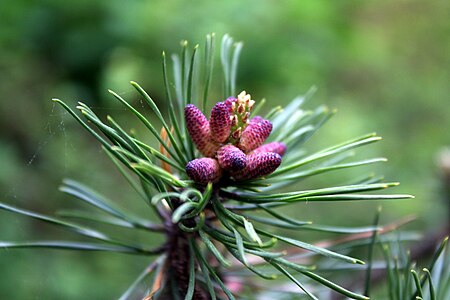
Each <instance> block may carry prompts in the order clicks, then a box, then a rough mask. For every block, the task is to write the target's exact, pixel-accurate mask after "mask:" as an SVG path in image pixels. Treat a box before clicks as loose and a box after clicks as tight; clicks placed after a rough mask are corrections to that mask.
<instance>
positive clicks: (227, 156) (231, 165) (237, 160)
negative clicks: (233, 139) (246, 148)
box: [217, 145, 247, 172]
mask: <svg viewBox="0 0 450 300" xmlns="http://www.w3.org/2000/svg"><path fill="white" fill-rule="evenodd" d="M217 160H218V161H219V165H220V166H221V167H222V168H223V169H224V170H227V171H231V172H237V171H240V170H242V169H244V168H245V166H246V165H247V157H246V155H245V153H244V152H242V151H241V149H239V148H238V147H235V146H233V145H226V146H223V147H222V148H220V149H219V150H218V151H217Z"/></svg>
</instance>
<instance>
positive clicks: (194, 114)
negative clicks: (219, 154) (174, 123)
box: [184, 104, 220, 157]
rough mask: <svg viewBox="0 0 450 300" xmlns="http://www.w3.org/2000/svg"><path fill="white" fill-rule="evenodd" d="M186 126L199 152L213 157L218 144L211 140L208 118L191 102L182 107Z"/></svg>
mask: <svg viewBox="0 0 450 300" xmlns="http://www.w3.org/2000/svg"><path fill="white" fill-rule="evenodd" d="M184 117H185V119H186V127H187V130H188V132H189V135H190V136H191V138H192V141H193V142H194V144H195V146H196V147H197V149H198V151H200V153H201V154H203V155H204V156H208V157H213V156H214V155H215V154H216V151H217V150H218V149H219V147H220V145H219V144H217V143H215V142H214V141H212V140H211V137H210V128H209V122H208V119H207V118H206V117H205V116H204V115H203V113H202V112H201V111H200V110H199V109H198V108H197V107H196V106H195V105H193V104H188V105H186V107H185V108H184Z"/></svg>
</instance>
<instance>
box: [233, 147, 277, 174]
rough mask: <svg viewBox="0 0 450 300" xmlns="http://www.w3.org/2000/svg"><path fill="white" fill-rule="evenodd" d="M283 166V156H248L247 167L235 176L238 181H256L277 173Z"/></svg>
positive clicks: (263, 154)
mask: <svg viewBox="0 0 450 300" xmlns="http://www.w3.org/2000/svg"><path fill="white" fill-rule="evenodd" d="M280 164H281V156H280V155H279V154H277V153H273V152H265V153H255V154H250V155H247V166H246V167H245V169H243V170H242V171H240V172H238V173H235V174H233V177H234V178H235V179H236V180H238V181H241V180H248V179H255V178H258V177H261V176H266V175H269V174H271V173H272V172H273V171H275V170H276V169H277V168H278V167H279V166H280Z"/></svg>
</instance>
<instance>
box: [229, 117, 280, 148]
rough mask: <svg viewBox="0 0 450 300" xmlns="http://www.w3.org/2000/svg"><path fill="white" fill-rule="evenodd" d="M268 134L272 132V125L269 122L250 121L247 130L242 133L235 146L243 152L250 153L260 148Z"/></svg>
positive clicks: (263, 120)
mask: <svg viewBox="0 0 450 300" xmlns="http://www.w3.org/2000/svg"><path fill="white" fill-rule="evenodd" d="M255 118H256V117H255ZM255 118H253V119H255ZM253 119H252V120H253ZM270 132H272V123H270V121H268V120H265V119H262V120H261V121H259V122H258V123H255V122H252V121H251V122H250V124H248V126H247V128H245V130H244V131H243V132H242V135H241V138H240V140H239V143H238V145H237V146H238V147H239V148H240V149H242V150H243V151H244V152H250V151H252V150H253V149H256V148H258V147H259V146H261V145H262V144H263V143H264V141H265V140H266V139H267V138H268V137H269V135H270Z"/></svg>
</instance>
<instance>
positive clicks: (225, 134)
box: [184, 91, 286, 184]
mask: <svg viewBox="0 0 450 300" xmlns="http://www.w3.org/2000/svg"><path fill="white" fill-rule="evenodd" d="M254 103H255V101H253V100H251V98H250V95H249V94H246V93H245V91H244V92H242V93H240V94H239V95H238V97H237V98H234V97H230V98H228V99H226V100H225V101H223V102H218V103H216V104H215V105H214V107H213V108H212V110H211V117H210V119H209V121H208V119H207V118H206V117H205V116H204V115H203V113H202V112H201V111H200V110H199V109H198V108H197V107H196V106H195V105H193V104H188V105H187V106H186V107H185V109H184V113H185V118H186V127H187V129H188V132H189V134H190V136H191V138H192V141H193V142H194V144H195V146H196V147H197V149H198V150H199V152H200V153H201V154H202V155H203V156H204V157H202V158H197V159H194V160H192V161H190V162H189V163H188V164H187V165H186V172H187V174H188V176H189V177H190V178H191V179H192V180H194V181H195V182H196V183H199V184H207V183H208V182H212V183H216V182H218V181H219V180H220V179H221V178H222V177H223V176H228V177H232V178H233V179H234V180H236V181H242V180H249V179H255V178H258V177H261V176H265V175H268V174H270V173H272V172H273V171H275V170H276V169H277V168H278V166H279V165H280V164H281V156H282V155H283V154H284V153H285V151H286V145H285V144H284V143H280V142H271V143H267V144H264V145H263V143H264V142H265V140H266V139H267V138H268V137H269V135H270V133H271V131H272V123H270V121H268V120H265V119H263V118H262V117H260V116H255V117H253V118H251V119H250V112H251V110H252V107H253V105H254Z"/></svg>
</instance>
